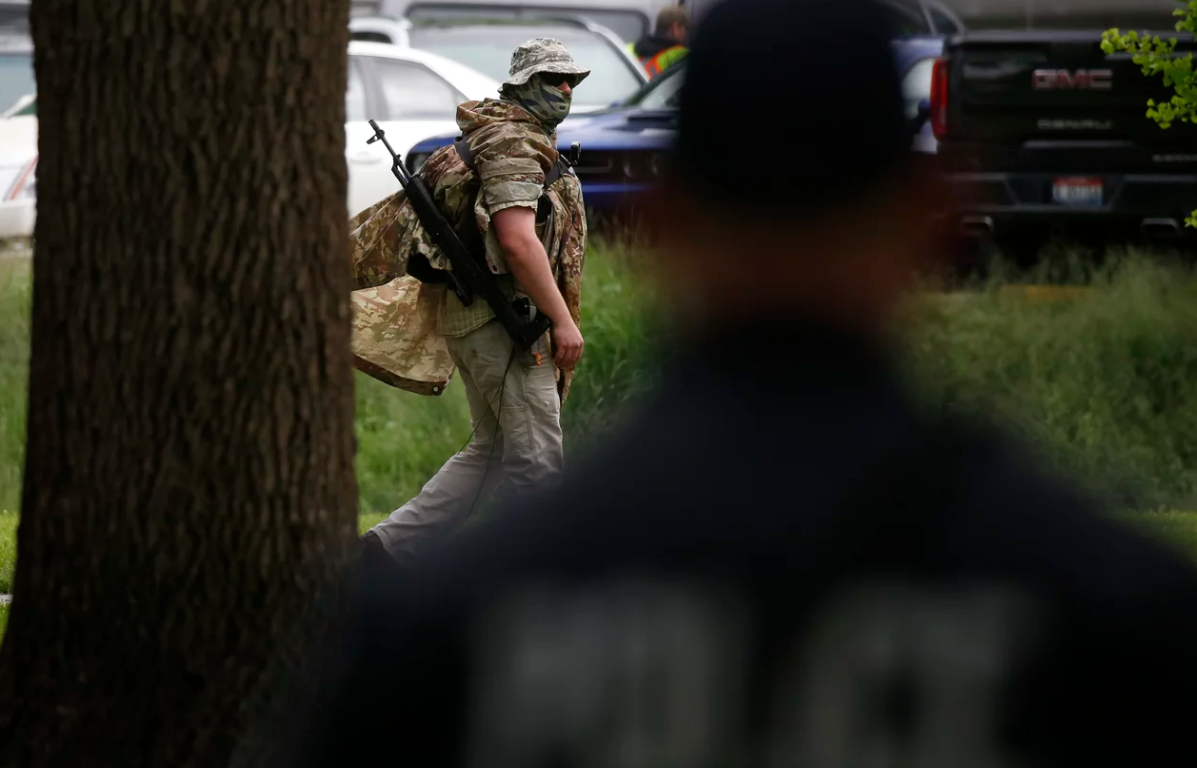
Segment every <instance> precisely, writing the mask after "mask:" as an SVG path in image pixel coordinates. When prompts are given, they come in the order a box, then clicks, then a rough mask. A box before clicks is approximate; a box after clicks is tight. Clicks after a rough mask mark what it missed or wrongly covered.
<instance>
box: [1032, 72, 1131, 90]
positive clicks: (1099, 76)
mask: <svg viewBox="0 0 1197 768" xmlns="http://www.w3.org/2000/svg"><path fill="white" fill-rule="evenodd" d="M1113 78H1114V72H1113V70H1110V69H1078V70H1076V71H1075V72H1069V71H1068V70H1067V69H1037V70H1035V71H1034V72H1033V73H1032V75H1031V83H1032V85H1033V87H1034V88H1035V90H1037V91H1109V90H1111V89H1113V87H1114V84H1113V82H1112V81H1113Z"/></svg>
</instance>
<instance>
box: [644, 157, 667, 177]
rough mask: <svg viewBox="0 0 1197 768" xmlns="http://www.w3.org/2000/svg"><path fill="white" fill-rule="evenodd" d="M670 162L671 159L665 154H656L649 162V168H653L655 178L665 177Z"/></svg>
mask: <svg viewBox="0 0 1197 768" xmlns="http://www.w3.org/2000/svg"><path fill="white" fill-rule="evenodd" d="M668 162H669V158H668V156H666V155H665V153H664V152H656V153H654V154H653V158H652V160H651V161H649V167H651V168H652V172H653V176H656V177H657V178H661V177H662V176H664V175H665V171H666V169H667V168H668Z"/></svg>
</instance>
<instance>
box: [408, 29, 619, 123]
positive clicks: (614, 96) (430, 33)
mask: <svg viewBox="0 0 1197 768" xmlns="http://www.w3.org/2000/svg"><path fill="white" fill-rule="evenodd" d="M546 36H547V37H555V38H557V39H559V40H561V42H563V43H565V46H566V47H567V48H568V49H569V52H570V53H571V54H572V55H573V57H574V60H575V61H577V62H578V63H579V64H580V65H582V66H583V67H586V68H587V69H589V70H590V77H588V78H587V79H586V81H585V82H583V83H582V84H581V85H579V86H578V88H577V90H576V91H575V92H574V103H575V104H580V105H586V106H594V107H605V106H607V105H608V104H611V103H614V102H616V101H623V100H624V99H627V98H628V97H629V96H631V95H632V94H634V93H635V92H636V91H637V90H638V89H639V88H640V87H641V85H642V84H643V80H641V79H640V78H639V77H637V75H636V73H635V70H634V69H633V68H632V65H631V62H629V61H628V60H627V58H626V57H624V55H623V54H622V53H621V52H620V51H619V50H618V49H617V48H615V46H613V45H611V44H610V43H609V42H608V41H607V39H606V38H603V37H601V36H599V35H596V34H594V33H592V32H590V31H588V30H585V29H570V28H568V27H552V28H549V29H545V28H537V27H528V26H522V25H504V24H494V25H489V26H482V25H478V26H469V27H461V26H458V27H454V26H423V27H420V26H417V27H415V28H414V29H412V30H411V46H412V47H413V48H419V49H421V50H425V51H430V52H432V53H437V54H440V55H441V56H444V57H445V58H449V59H453V60H454V61H457V62H460V63H462V64H465V65H466V66H467V67H472V68H473V69H476V70H478V71H479V72H481V73H483V74H485V75H489V76H490V77H493V78H494V79H496V80H498V81H499V82H503V81H504V80H506V79H507V76H508V73H509V70H510V67H511V52H512V51H514V50H515V49H516V48H517V47H518V46H519V45H520V44H522V43H524V42H526V41H528V40H530V39H532V38H534V37H546Z"/></svg>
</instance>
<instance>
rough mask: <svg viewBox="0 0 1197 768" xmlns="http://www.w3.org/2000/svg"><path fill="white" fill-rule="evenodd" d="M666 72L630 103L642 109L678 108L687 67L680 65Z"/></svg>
mask: <svg viewBox="0 0 1197 768" xmlns="http://www.w3.org/2000/svg"><path fill="white" fill-rule="evenodd" d="M666 72H667V73H668V74H666V75H662V76H660V77H658V78H657V79H655V80H653V82H652V85H651V86H650V87H648V88H646V89H645V90H644V92H643V93H641V94H639V96H638V97H637V98H635V99H633V100H631V101H630V102H628V103H629V104H630V105H632V106H636V107H640V108H641V109H677V103H678V96H680V95H681V92H682V83H684V82H685V80H686V78H685V67H683V66H678V67H676V68H674V69H673V70H672V71H670V70H666Z"/></svg>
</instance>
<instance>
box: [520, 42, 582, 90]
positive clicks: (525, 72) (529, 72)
mask: <svg viewBox="0 0 1197 768" xmlns="http://www.w3.org/2000/svg"><path fill="white" fill-rule="evenodd" d="M542 72H552V73H553V74H556V75H573V76H574V79H575V82H574V83H573V84H574V85H577V84H578V83H580V82H582V81H583V80H585V79H586V77H587V76H588V75H589V74H590V70H589V69H583V68H581V67H579V66H578V65H577V64H575V63H574V57H573V56H570V55H569V50H567V49H566V47H565V43H563V42H561V41H560V40H555V39H553V38H551V37H538V38H536V39H535V40H529V41H528V42H526V43H524V44H523V45H521V46H520V47H519V48H516V49H515V53H513V54H511V76H510V77H508V78H507V82H506V83H504V85H513V86H517V85H523V84H524V83H526V82H528V81H529V80H531V79H532V77H533V76H535V75H539V74H540V73H542Z"/></svg>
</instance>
